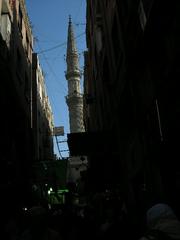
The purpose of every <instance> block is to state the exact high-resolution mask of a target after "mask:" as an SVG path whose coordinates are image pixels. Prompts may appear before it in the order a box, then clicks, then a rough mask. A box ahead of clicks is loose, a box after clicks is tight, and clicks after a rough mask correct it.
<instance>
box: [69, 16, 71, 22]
mask: <svg viewBox="0 0 180 240" xmlns="http://www.w3.org/2000/svg"><path fill="white" fill-rule="evenodd" d="M69 23H72V19H71V15H69Z"/></svg>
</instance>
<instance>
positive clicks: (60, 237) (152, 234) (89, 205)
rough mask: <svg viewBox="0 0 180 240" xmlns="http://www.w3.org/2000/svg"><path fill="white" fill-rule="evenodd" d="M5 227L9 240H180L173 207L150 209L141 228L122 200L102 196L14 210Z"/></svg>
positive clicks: (161, 205) (152, 207)
mask: <svg viewBox="0 0 180 240" xmlns="http://www.w3.org/2000/svg"><path fill="white" fill-rule="evenodd" d="M2 225H3V236H4V238H3V239H5V240H6V239H7V240H31V239H34V240H36V239H38V240H41V239H42V240H71V239H73V240H76V239H77V240H81V239H86V240H90V239H100V240H106V239H122V240H125V239H137V240H148V239H151V240H168V239H169V240H172V239H179V240H180V221H179V219H178V217H177V216H176V214H175V213H174V211H173V209H172V208H171V207H170V206H169V205H167V204H165V203H157V204H155V205H153V206H151V207H150V208H149V209H147V212H146V218H145V224H144V226H143V228H142V227H141V228H140V229H138V224H137V225H133V224H132V221H131V219H129V216H128V214H127V209H126V206H125V204H124V202H123V201H122V199H121V198H119V197H118V196H115V197H113V198H112V197H111V196H110V195H102V194H96V195H94V196H93V198H92V199H91V201H89V202H83V203H79V204H72V203H71V202H68V201H67V203H65V204H61V205H58V204H57V205H54V206H48V205H46V204H37V205H35V206H31V207H30V208H29V209H16V210H15V209H13V208H11V209H9V210H8V211H6V214H4V216H3V222H2Z"/></svg>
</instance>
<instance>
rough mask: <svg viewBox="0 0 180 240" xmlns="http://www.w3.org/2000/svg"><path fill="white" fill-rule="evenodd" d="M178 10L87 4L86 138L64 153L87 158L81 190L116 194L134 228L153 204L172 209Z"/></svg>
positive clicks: (143, 4) (147, 4)
mask: <svg viewBox="0 0 180 240" xmlns="http://www.w3.org/2000/svg"><path fill="white" fill-rule="evenodd" d="M179 8H180V4H179V2H178V1H174V2H173V3H172V4H169V3H165V2H164V1H161V0H159V1H143V0H142V1H134V0H132V1H131V0H129V1H119V0H110V1H101V0H96V1H94V0H88V1H87V26H86V36H87V48H88V51H87V52H85V82H84V90H85V93H84V96H85V97H84V120H85V129H86V131H87V133H86V134H83V133H82V134H81V135H78V134H76V135H75V134H74V136H71V139H69V146H70V152H71V154H72V155H73V154H86V153H87V154H88V155H89V165H90V169H89V176H90V178H89V179H88V185H89V186H88V187H90V188H91V189H97V188H98V187H99V189H106V187H107V186H113V187H116V186H118V188H120V189H121V192H122V196H123V197H124V199H125V201H126V205H127V208H128V211H129V212H130V214H131V215H132V221H134V223H135V222H138V221H137V220H138V217H140V216H141V214H143V212H144V211H145V209H146V208H147V207H148V206H149V205H151V204H153V203H154V202H157V201H169V202H170V203H171V204H172V205H173V206H174V207H175V208H177V209H178V201H179V199H180V195H179V190H180V185H179V182H180V181H179V179H180V178H179V173H180V169H179V167H178V159H179V151H178V146H179V140H178V138H179V137H178V136H179V133H180V128H179V117H180V114H179V113H180V105H179V102H180V97H179V94H178V91H179V83H178V78H179V73H180V72H179V70H178V62H179V61H178V56H179V51H180V50H179V43H178V42H179V36H180V35H179V33H180V29H179V27H178V26H179V23H180V19H179V18H180V17H179V14H178V11H179ZM72 138H74V139H72ZM94 149H96V150H97V151H95V150H94ZM82 151H83V152H82ZM177 199H178V200H177Z"/></svg>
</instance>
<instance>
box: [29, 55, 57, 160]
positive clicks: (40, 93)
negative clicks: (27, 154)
mask: <svg viewBox="0 0 180 240" xmlns="http://www.w3.org/2000/svg"><path fill="white" fill-rule="evenodd" d="M32 73H33V75H32V114H33V118H32V121H33V134H34V147H35V149H34V154H35V155H34V161H35V162H37V161H38V162H39V161H48V160H53V158H54V156H53V128H54V123H53V113H52V109H51V105H50V102H49V98H48V96H47V92H46V86H45V81H44V74H43V71H42V68H41V66H40V63H39V59H38V56H37V54H36V53H33V72H32Z"/></svg>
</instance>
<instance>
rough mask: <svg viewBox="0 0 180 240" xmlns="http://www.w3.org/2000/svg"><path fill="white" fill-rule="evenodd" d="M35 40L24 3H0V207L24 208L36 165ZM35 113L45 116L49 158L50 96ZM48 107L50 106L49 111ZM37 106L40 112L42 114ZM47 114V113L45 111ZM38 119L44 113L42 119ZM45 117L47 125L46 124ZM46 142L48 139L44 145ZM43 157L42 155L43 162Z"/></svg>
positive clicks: (50, 144)
mask: <svg viewBox="0 0 180 240" xmlns="http://www.w3.org/2000/svg"><path fill="white" fill-rule="evenodd" d="M32 54H33V35H32V30H31V26H30V21H29V19H28V15H27V12H26V6H25V2H24V0H16V1H13V0H11V1H5V0H1V1H0V80H1V88H0V108H1V129H2V130H1V145H0V159H1V168H0V189H1V193H2V198H1V201H2V204H1V206H3V208H4V209H6V208H5V207H4V206H5V205H6V206H12V208H13V206H18V205H19V206H23V205H26V204H28V203H30V201H31V180H32V177H33V174H32V165H33V163H34V162H35V161H36V160H37V159H36V158H35V152H36V149H37V146H36V145H37V144H38V143H37V141H35V139H36V138H35V136H36V137H37V134H36V130H37V129H36V128H35V126H34V124H33V123H34V122H35V121H36V123H37V121H40V120H37V118H35V117H36V116H35V113H34V112H33V110H34V109H35V106H36V105H35V104H34V98H33V99H32V94H34V92H35V91H36V93H37V88H36V85H35V83H33V81H36V79H33V78H32ZM45 98H46V99H45V100H44V102H43V104H44V105H43V107H42V105H40V106H39V109H38V110H39V111H41V112H43V120H44V122H45V123H44V124H41V123H39V122H38V124H39V125H40V124H41V125H42V126H41V127H42V129H41V131H42V132H43V133H44V135H48V136H47V138H46V139H43V151H44V152H46V154H45V155H46V156H48V157H49V158H52V157H53V144H52V132H50V129H52V122H51V126H49V125H48V124H49V121H48V120H47V119H49V118H50V117H49V115H51V114H52V113H51V111H49V110H48V109H50V107H49V106H50V105H49V102H48V97H47V96H46V97H45ZM47 105H48V107H49V108H48V107H47ZM40 107H41V109H40ZM45 110H46V111H45ZM41 115H42V114H41ZM45 117H46V120H45ZM47 139H48V140H47ZM44 158H45V156H44V155H43V157H42V159H43V160H47V158H46V159H44Z"/></svg>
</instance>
